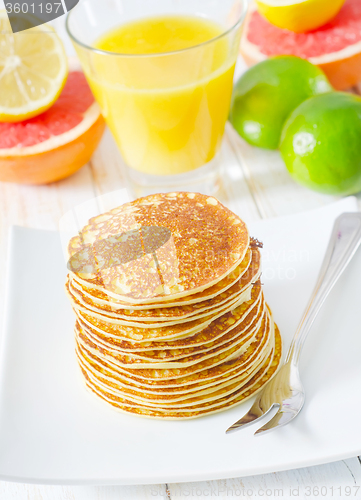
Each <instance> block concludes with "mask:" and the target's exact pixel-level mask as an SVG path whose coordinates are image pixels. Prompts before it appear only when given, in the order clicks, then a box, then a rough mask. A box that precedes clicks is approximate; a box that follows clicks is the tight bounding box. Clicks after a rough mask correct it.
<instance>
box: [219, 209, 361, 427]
mask: <svg viewBox="0 0 361 500" xmlns="http://www.w3.org/2000/svg"><path fill="white" fill-rule="evenodd" d="M360 243H361V212H354V213H344V214H342V215H340V216H339V217H338V218H337V219H336V221H335V224H334V227H333V231H332V234H331V238H330V241H329V244H328V247H327V250H326V254H325V257H324V260H323V263H322V266H321V270H320V273H319V277H318V280H317V283H316V286H315V288H314V291H313V293H312V296H311V299H310V301H309V303H308V305H307V307H306V310H305V312H304V314H303V317H302V319H301V322H300V324H299V325H298V328H297V330H296V333H295V335H294V337H293V339H292V342H291V345H290V348H289V350H288V353H287V356H286V360H285V362H284V364H283V365H282V367H281V368H280V370H279V371H278V373H277V374H276V375H275V377H274V378H273V379H271V380H270V381H269V382H268V383H267V384H266V385H265V387H264V388H263V390H262V391H261V392H260V393H259V394H258V396H257V398H256V401H255V402H254V403H253V405H252V407H251V409H250V410H249V411H248V413H246V415H244V417H242V418H241V419H240V420H238V421H237V422H235V423H234V424H233V425H231V427H229V428H228V429H227V431H226V433H229V432H231V431H234V430H236V429H239V428H240V427H244V426H246V425H249V424H251V423H253V422H255V421H256V420H258V419H260V418H262V417H264V416H265V415H266V414H268V413H269V412H270V411H271V410H272V409H273V408H277V407H278V411H277V413H276V414H275V415H274V416H273V417H272V418H271V420H269V421H268V422H267V423H266V424H265V425H264V426H263V427H261V428H259V429H258V430H257V431H256V432H255V434H260V433H262V432H266V431H270V430H272V429H274V428H276V427H280V426H282V425H286V424H288V423H289V422H290V421H291V420H292V419H294V418H295V417H296V416H297V415H298V413H299V412H300V411H301V408H302V406H303V403H304V400H305V392H304V389H303V386H302V383H301V380H300V376H299V371H298V362H299V359H300V353H301V350H302V347H303V345H304V343H305V340H306V337H307V334H308V332H309V330H310V328H311V326H312V324H313V322H314V320H315V318H316V316H317V314H318V312H319V310H320V309H321V307H322V305H323V303H324V302H325V300H326V297H327V296H328V294H329V293H330V291H331V289H332V288H333V286H334V284H335V283H336V281H337V280H338V278H339V277H340V276H341V274H342V273H343V271H344V270H345V268H346V266H347V265H348V263H349V262H350V260H351V259H352V257H353V256H354V254H355V252H356V250H357V248H358V247H359V245H360Z"/></svg>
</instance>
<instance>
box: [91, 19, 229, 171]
mask: <svg viewBox="0 0 361 500" xmlns="http://www.w3.org/2000/svg"><path fill="white" fill-rule="evenodd" d="M223 31H224V30H223V29H222V27H221V26H220V25H218V24H216V23H215V22H213V21H210V20H207V19H204V18H201V17H196V16H194V17H192V16H162V17H155V18H145V19H142V20H138V21H133V22H129V23H127V24H124V25H122V26H120V27H118V28H116V29H114V30H112V31H110V32H108V33H106V34H105V35H104V36H102V37H101V39H99V40H98V41H97V42H96V44H95V47H96V48H97V49H101V50H102V51H107V52H109V53H110V54H109V56H108V57H107V55H105V56H104V53H100V52H99V53H97V54H95V57H94V60H93V62H92V64H91V65H89V66H88V68H87V67H86V65H85V72H86V74H87V77H88V79H89V83H90V85H91V87H92V90H93V92H94V94H95V97H96V99H97V101H98V102H99V104H100V106H101V108H102V111H103V114H104V117H105V119H106V121H107V123H108V125H109V127H110V129H111V131H112V133H113V135H114V137H115V139H116V141H117V143H118V145H119V147H120V150H121V152H122V154H123V157H124V159H125V161H126V163H127V164H128V165H129V166H131V167H133V168H134V169H136V170H138V171H141V172H145V173H147V174H157V175H168V174H177V173H182V172H186V171H189V170H193V169H195V168H197V167H199V166H201V165H203V164H205V163H207V162H208V161H210V160H211V159H212V158H213V157H214V155H215V154H216V152H217V150H218V149H219V147H220V143H221V139H222V135H223V132H224V126H225V123H226V120H227V116H228V112H229V104H230V99H231V92H232V82H233V73H234V65H235V55H232V54H231V52H232V50H231V49H230V47H229V41H228V39H227V38H226V37H222V36H220V35H221V34H222V33H223ZM233 52H234V50H233ZM114 54H118V55H117V57H114Z"/></svg>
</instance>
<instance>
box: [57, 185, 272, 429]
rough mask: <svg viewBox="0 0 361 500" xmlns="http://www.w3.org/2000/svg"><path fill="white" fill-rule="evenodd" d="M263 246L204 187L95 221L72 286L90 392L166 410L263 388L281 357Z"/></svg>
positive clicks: (87, 230)
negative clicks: (264, 281) (265, 286)
mask: <svg viewBox="0 0 361 500" xmlns="http://www.w3.org/2000/svg"><path fill="white" fill-rule="evenodd" d="M258 246H259V244H258V242H257V241H256V240H252V239H250V237H249V234H248V230H247V227H246V225H245V223H244V222H243V221H242V220H241V219H240V218H239V217H237V216H236V215H235V214H234V213H232V212H231V211H230V210H228V209H227V208H226V207H224V206H223V205H222V204H221V203H219V202H218V201H217V200H216V199H215V198H213V197H208V196H205V195H201V194H197V193H167V194H156V195H151V196H147V197H145V198H140V199H138V200H135V201H133V202H131V203H127V204H125V205H122V206H121V207H119V208H116V209H114V210H111V211H110V212H107V213H105V214H102V215H100V216H97V217H94V218H93V219H90V221H89V223H88V225H87V226H85V227H84V228H83V229H82V230H81V231H80V232H79V234H78V236H76V237H74V238H72V239H71V241H70V243H69V262H68V268H69V270H70V272H69V275H68V280H67V283H66V290H67V294H68V296H69V298H70V300H71V304H72V307H73V309H74V311H75V314H76V318H77V320H76V325H75V338H76V354H77V358H78V362H79V365H80V368H81V372H82V374H83V377H84V381H85V383H86V386H87V387H88V389H90V390H91V391H92V392H93V393H95V394H96V395H97V396H99V397H100V398H101V399H103V400H104V401H106V402H108V403H110V404H111V405H112V406H114V407H115V408H117V409H119V410H124V411H127V412H131V413H134V414H139V415H144V416H148V417H157V418H167V419H181V418H182V419H185V418H194V417H198V416H201V415H205V414H210V413H214V412H218V411H221V410H223V409H226V408H229V407H231V406H234V405H236V404H238V403H240V402H242V401H244V400H245V399H246V398H248V397H249V396H251V395H253V394H254V393H255V392H256V391H258V390H259V389H260V388H261V387H262V386H263V385H264V384H265V383H266V382H267V381H268V380H269V379H270V378H271V377H272V376H273V375H274V374H275V372H276V370H277V368H278V366H279V363H280V358H281V338H280V335H279V332H278V329H277V327H276V325H275V323H274V321H273V318H272V315H271V313H270V310H269V308H268V306H267V305H266V303H265V300H264V297H263V292H262V287H261V283H260V272H261V271H260V252H259V248H258Z"/></svg>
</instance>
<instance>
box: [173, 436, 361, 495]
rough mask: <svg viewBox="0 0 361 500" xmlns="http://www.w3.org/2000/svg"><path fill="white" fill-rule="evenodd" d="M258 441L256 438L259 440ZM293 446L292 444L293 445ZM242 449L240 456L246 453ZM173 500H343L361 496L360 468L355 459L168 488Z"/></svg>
mask: <svg viewBox="0 0 361 500" xmlns="http://www.w3.org/2000/svg"><path fill="white" fill-rule="evenodd" d="M256 439H257V438H256ZM290 445H291V443H290ZM246 452H247V451H246V450H240V453H246ZM169 491H170V495H171V497H172V498H177V500H185V499H189V498H209V497H219V498H237V497H238V498H242V499H243V498H244V499H253V498H255V497H264V498H273V499H275V498H284V499H287V500H289V499H291V498H293V497H295V498H296V497H297V498H299V499H318V500H319V498H328V499H331V498H339V499H344V498H347V497H348V496H350V498H351V497H352V498H360V497H361V467H360V463H359V461H358V460H357V459H356V458H352V459H349V460H342V461H340V462H334V463H331V464H326V465H320V466H317V467H306V468H304V469H295V470H290V471H284V472H275V473H272V474H263V475H260V476H249V477H245V478H238V479H237V478H236V479H228V480H220V481H204V482H198V483H186V484H181V483H176V484H170V485H169Z"/></svg>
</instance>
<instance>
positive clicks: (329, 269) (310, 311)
mask: <svg viewBox="0 0 361 500" xmlns="http://www.w3.org/2000/svg"><path fill="white" fill-rule="evenodd" d="M360 243H361V212H352V213H344V214H342V215H340V216H339V217H338V218H337V219H336V221H335V224H334V226H333V230H332V233H331V238H330V241H329V244H328V247H327V250H326V254H325V257H324V260H323V263H322V266H321V270H320V273H319V276H318V279H317V283H316V286H315V288H314V290H313V293H312V296H311V299H310V301H309V303H308V305H307V307H306V310H305V312H304V314H303V316H302V319H301V321H300V323H299V325H298V328H297V330H296V333H295V335H294V337H293V339H292V342H291V346H290V348H289V351H288V353H287V358H286V363H288V362H291V363H292V364H293V363H295V364H296V365H297V364H298V360H299V356H300V353H301V350H302V347H303V345H304V343H305V340H306V337H307V334H308V332H309V330H310V328H311V326H312V324H313V322H314V320H315V318H316V316H317V314H318V312H319V310H320V309H321V307H322V305H323V303H324V301H325V300H326V297H327V296H328V294H329V293H330V291H331V290H332V288H333V286H334V285H335V283H336V281H337V280H338V278H339V277H340V276H341V274H342V273H343V271H344V270H345V268H346V266H347V265H348V263H349V262H350V260H351V259H352V257H353V256H354V254H355V253H356V250H357V248H358V247H359V245H360Z"/></svg>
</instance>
